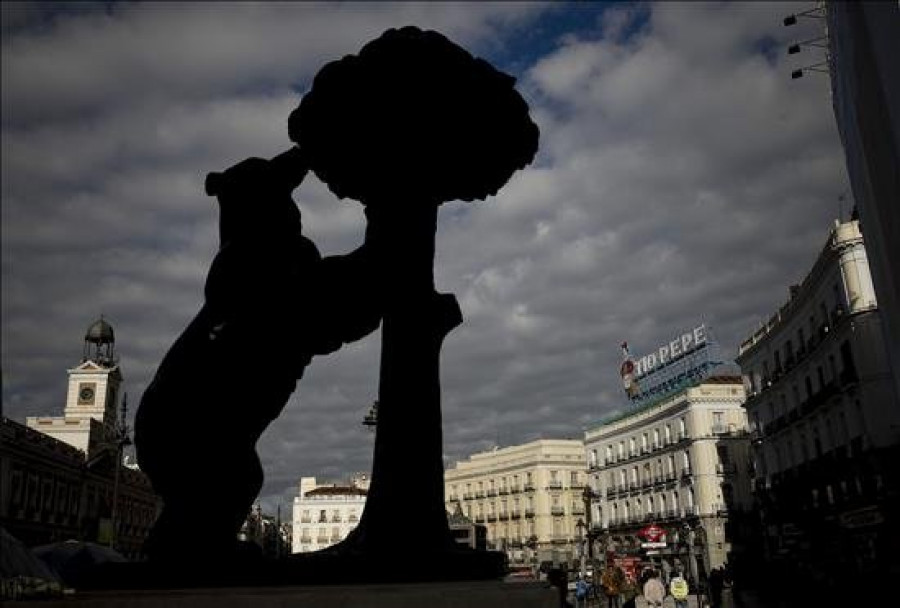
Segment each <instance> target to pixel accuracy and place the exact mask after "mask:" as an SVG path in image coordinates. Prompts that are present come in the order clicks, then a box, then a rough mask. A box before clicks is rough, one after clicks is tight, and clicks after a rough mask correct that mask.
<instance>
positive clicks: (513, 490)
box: [509, 484, 522, 494]
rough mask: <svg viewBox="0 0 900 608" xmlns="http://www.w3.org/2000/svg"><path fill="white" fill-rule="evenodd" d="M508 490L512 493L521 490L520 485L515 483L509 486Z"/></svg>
mask: <svg viewBox="0 0 900 608" xmlns="http://www.w3.org/2000/svg"><path fill="white" fill-rule="evenodd" d="M509 491H510V493H512V494H517V493H519V492H521V491H522V486H520V485H518V484H516V485H514V486H509Z"/></svg>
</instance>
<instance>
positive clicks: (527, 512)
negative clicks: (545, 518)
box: [525, 508, 534, 517]
mask: <svg viewBox="0 0 900 608" xmlns="http://www.w3.org/2000/svg"><path fill="white" fill-rule="evenodd" d="M525 517H534V509H530V508H529V509H525Z"/></svg>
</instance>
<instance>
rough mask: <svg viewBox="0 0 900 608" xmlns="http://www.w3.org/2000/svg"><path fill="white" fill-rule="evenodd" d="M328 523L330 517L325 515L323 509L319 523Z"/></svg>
mask: <svg viewBox="0 0 900 608" xmlns="http://www.w3.org/2000/svg"><path fill="white" fill-rule="evenodd" d="M326 521H328V516H327V515H326V514H325V509H322V510H321V511H319V523H323V522H326ZM323 530H324V528H323Z"/></svg>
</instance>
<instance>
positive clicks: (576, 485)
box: [569, 481, 584, 490]
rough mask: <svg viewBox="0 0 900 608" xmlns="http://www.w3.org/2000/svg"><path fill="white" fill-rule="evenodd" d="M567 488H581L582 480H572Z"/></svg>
mask: <svg viewBox="0 0 900 608" xmlns="http://www.w3.org/2000/svg"><path fill="white" fill-rule="evenodd" d="M569 489H570V490H583V489H584V482H583V481H573V482H572V483H570V484H569Z"/></svg>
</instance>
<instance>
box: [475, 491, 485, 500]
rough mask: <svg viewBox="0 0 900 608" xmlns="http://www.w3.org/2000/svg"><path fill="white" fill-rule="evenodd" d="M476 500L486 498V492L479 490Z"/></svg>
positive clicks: (476, 493)
mask: <svg viewBox="0 0 900 608" xmlns="http://www.w3.org/2000/svg"><path fill="white" fill-rule="evenodd" d="M475 498H484V492H483V491H481V490H478V491H477V492H475Z"/></svg>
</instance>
